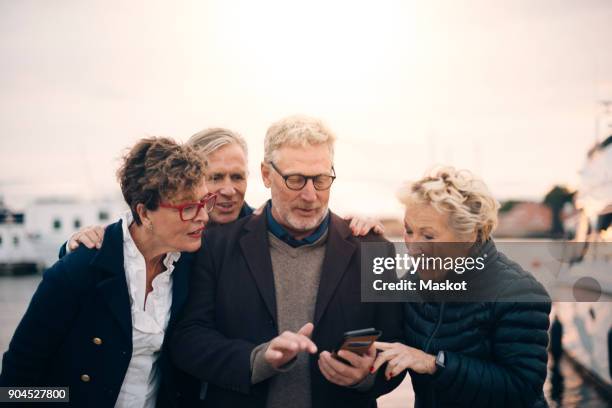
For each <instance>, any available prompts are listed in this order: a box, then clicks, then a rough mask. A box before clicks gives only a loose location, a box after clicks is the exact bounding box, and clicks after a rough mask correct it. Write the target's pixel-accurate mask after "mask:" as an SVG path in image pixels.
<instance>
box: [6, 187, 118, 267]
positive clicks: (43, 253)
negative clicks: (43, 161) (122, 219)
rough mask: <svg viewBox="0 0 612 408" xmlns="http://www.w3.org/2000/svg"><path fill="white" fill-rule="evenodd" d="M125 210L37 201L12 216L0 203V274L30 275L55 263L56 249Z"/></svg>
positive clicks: (106, 203) (112, 204) (100, 203)
mask: <svg viewBox="0 0 612 408" xmlns="http://www.w3.org/2000/svg"><path fill="white" fill-rule="evenodd" d="M124 210H125V204H124V203H123V202H121V201H119V200H112V199H106V200H91V201H84V200H79V199H72V198H60V197H47V198H39V199H37V200H35V201H33V202H31V203H30V204H29V205H27V206H26V208H25V209H24V211H23V212H20V213H14V212H11V211H9V210H8V209H6V208H5V207H4V206H2V205H1V203H0V272H2V271H3V272H4V273H8V274H13V273H28V272H30V273H33V272H36V271H37V270H42V269H44V268H47V267H49V266H51V265H52V264H53V263H55V262H56V261H57V258H58V250H59V247H60V245H61V244H62V243H63V242H65V241H66V240H67V239H68V237H69V236H70V235H71V234H72V233H74V232H75V231H77V230H79V229H80V228H82V227H84V226H87V225H106V224H109V223H111V222H114V221H115V220H116V219H117V218H118V216H119V214H121V212H122V211H124Z"/></svg>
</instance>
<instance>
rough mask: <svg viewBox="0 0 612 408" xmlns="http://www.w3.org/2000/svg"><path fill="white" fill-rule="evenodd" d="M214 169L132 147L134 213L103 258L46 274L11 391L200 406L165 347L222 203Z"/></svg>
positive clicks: (86, 255)
mask: <svg viewBox="0 0 612 408" xmlns="http://www.w3.org/2000/svg"><path fill="white" fill-rule="evenodd" d="M204 170H205V164H204V162H203V161H202V158H201V157H200V155H199V154H198V153H196V152H195V151H194V150H193V149H192V148H190V147H187V146H182V145H179V144H177V143H175V142H174V141H172V140H170V139H165V138H147V139H142V140H140V141H139V142H138V143H137V144H136V145H135V146H134V147H132V149H131V150H130V151H129V153H128V154H127V155H126V156H125V158H124V160H123V164H122V166H121V168H120V169H119V171H118V179H119V183H120V185H121V190H122V193H123V197H124V198H125V201H126V203H127V204H128V206H129V211H127V212H126V213H125V214H124V215H123V216H122V217H121V219H120V220H119V221H118V222H116V223H114V224H111V225H109V226H108V227H107V228H106V230H105V234H104V240H103V243H102V247H101V248H100V250H92V249H88V248H86V247H85V246H81V247H79V248H78V249H76V250H75V251H73V252H71V253H70V254H68V255H67V256H65V257H64V258H62V259H61V260H60V261H58V262H57V263H56V264H55V265H53V266H52V267H51V268H49V269H48V270H47V271H46V272H45V273H44V276H43V280H42V282H41V283H40V285H39V287H38V289H37V291H36V293H35V294H34V296H33V298H32V301H31V303H30V305H29V307H28V309H27V311H26V313H25V315H24V317H23V319H22V320H21V322H20V324H19V326H18V327H17V330H16V331H15V334H14V336H13V339H12V340H11V343H10V345H9V349H8V351H7V352H6V353H5V354H4V358H3V362H2V373H1V374H0V385H1V386H62V387H69V390H70V391H69V392H70V395H69V399H70V405H71V406H78V407H113V406H117V407H154V406H176V405H181V404H183V405H189V404H190V403H191V400H190V399H191V398H193V399H197V393H198V390H199V388H198V386H197V384H195V383H192V382H191V381H190V380H189V378H188V377H187V376H185V375H184V374H183V373H180V372H179V371H178V370H176V369H175V368H174V367H173V366H172V365H171V363H170V361H169V358H168V355H167V354H168V353H167V345H166V341H165V339H166V338H168V336H169V334H170V333H171V331H172V329H173V326H174V322H175V320H176V318H177V316H178V314H179V312H180V310H181V308H182V306H183V303H184V301H185V299H186V296H187V285H188V275H189V269H190V266H191V254H190V253H191V252H194V251H197V250H198V249H199V248H200V245H201V236H202V233H203V231H204V228H205V226H206V223H207V221H208V213H209V212H210V211H211V210H212V209H213V207H214V204H215V196H214V195H211V194H209V193H208V190H207V188H206V183H205V172H204Z"/></svg>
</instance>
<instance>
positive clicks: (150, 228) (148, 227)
mask: <svg viewBox="0 0 612 408" xmlns="http://www.w3.org/2000/svg"><path fill="white" fill-rule="evenodd" d="M147 229H148V230H149V232H153V223H152V222H150V221H149V222H148V223H147Z"/></svg>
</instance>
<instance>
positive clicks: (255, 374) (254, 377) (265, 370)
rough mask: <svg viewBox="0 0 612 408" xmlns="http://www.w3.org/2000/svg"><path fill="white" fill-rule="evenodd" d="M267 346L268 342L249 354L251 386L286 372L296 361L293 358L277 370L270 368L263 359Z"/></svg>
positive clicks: (295, 358)
mask: <svg viewBox="0 0 612 408" xmlns="http://www.w3.org/2000/svg"><path fill="white" fill-rule="evenodd" d="M269 345H270V342H267V343H263V344H260V345H259V346H257V347H255V348H254V349H253V351H252V352H251V384H257V383H259V382H261V381H264V380H267V379H268V378H270V377H272V376H274V375H275V374H278V373H284V372H287V371H289V370H291V369H292V368H293V366H294V365H295V362H296V361H297V357H294V358H293V359H292V360H291V361H288V362H287V363H285V364H283V365H282V366H280V367H279V368H274V367H272V366H271V365H270V364H269V363H268V362H267V361H266V359H265V357H264V355H265V353H266V350H267V349H268V346H269Z"/></svg>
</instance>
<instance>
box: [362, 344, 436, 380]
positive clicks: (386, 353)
mask: <svg viewBox="0 0 612 408" xmlns="http://www.w3.org/2000/svg"><path fill="white" fill-rule="evenodd" d="M374 347H376V349H377V350H380V351H382V352H381V353H379V354H378V356H377V357H376V361H375V362H374V366H373V367H372V368H373V370H374V371H377V370H378V369H379V368H380V366H382V365H383V364H384V363H387V369H386V370H385V377H386V378H387V380H388V379H390V378H391V377H395V376H396V375H398V374H400V373H401V372H402V371H404V370H406V369H408V368H410V369H411V370H412V371H414V372H416V373H419V374H433V373H435V372H436V358H435V357H434V356H432V355H431V354H427V353H425V352H424V351H422V350H419V349H416V348H414V347H410V346H406V345H405V344H402V343H384V342H380V341H377V342H374Z"/></svg>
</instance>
